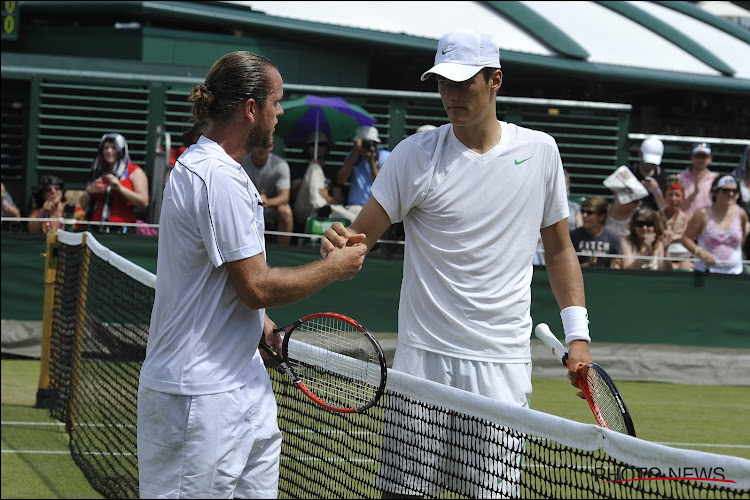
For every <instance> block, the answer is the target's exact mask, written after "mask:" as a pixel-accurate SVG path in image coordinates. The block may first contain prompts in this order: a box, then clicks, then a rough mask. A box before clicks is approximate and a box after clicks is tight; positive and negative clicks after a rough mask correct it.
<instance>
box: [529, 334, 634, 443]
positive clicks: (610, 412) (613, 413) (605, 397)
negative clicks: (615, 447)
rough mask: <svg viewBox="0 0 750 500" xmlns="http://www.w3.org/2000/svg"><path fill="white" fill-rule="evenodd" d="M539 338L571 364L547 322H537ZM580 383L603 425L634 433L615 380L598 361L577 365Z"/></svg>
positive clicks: (592, 409)
mask: <svg viewBox="0 0 750 500" xmlns="http://www.w3.org/2000/svg"><path fill="white" fill-rule="evenodd" d="M534 333H535V334H536V336H537V338H538V339H539V340H541V341H542V342H544V343H545V344H546V345H547V347H549V348H550V349H552V353H553V354H554V355H555V356H556V357H557V358H558V359H559V360H560V361H562V364H563V365H564V366H565V367H566V368H567V367H568V350H567V349H565V347H564V346H563V345H562V343H561V342H560V341H559V340H557V337H555V336H554V335H553V334H552V332H551V331H550V329H549V326H547V325H546V324H544V323H540V324H538V325H537V327H536V329H535V330H534ZM578 374H579V377H578V386H579V387H580V388H581V392H583V395H584V396H585V397H586V401H588V403H589V406H590V407H591V411H592V412H593V413H594V417H595V418H596V421H597V422H598V423H599V425H600V426H602V427H606V428H607V429H612V430H613V431H617V432H621V433H623V434H629V435H631V436H635V427H633V419H632V418H631V417H630V412H629V411H628V407H627V406H626V405H625V400H624V399H623V398H622V395H621V394H620V391H619V390H618V389H617V386H616V385H615V382H614V380H612V377H610V376H609V374H608V373H607V372H606V371H605V370H604V368H602V367H601V366H599V365H598V364H596V363H588V364H584V365H581V366H579V367H578Z"/></svg>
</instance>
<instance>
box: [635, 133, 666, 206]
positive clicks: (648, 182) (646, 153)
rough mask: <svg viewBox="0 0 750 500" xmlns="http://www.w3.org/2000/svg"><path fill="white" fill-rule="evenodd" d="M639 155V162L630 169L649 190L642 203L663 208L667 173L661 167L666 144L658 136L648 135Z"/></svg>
mask: <svg viewBox="0 0 750 500" xmlns="http://www.w3.org/2000/svg"><path fill="white" fill-rule="evenodd" d="M638 156H639V158H640V159H639V161H638V163H634V164H633V166H632V167H631V169H630V170H631V172H633V174H635V178H636V179H638V181H640V182H641V184H643V186H644V187H645V188H646V190H647V191H648V195H647V196H646V197H645V198H643V200H642V202H641V203H642V204H643V206H645V207H648V208H650V209H651V210H655V211H658V210H661V209H662V208H664V189H665V188H666V174H665V172H664V170H663V169H662V168H661V159H662V157H663V156H664V144H663V143H662V142H661V140H660V139H659V138H658V137H653V136H652V137H648V138H646V139H645V140H644V141H643V142H642V143H641V148H640V150H639V151H638Z"/></svg>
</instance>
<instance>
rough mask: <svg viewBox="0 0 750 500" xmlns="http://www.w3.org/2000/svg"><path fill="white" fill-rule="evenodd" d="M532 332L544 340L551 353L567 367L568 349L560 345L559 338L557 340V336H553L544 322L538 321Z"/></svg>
mask: <svg viewBox="0 0 750 500" xmlns="http://www.w3.org/2000/svg"><path fill="white" fill-rule="evenodd" d="M534 334H535V335H536V338H538V339H539V340H541V341H542V342H544V344H545V345H546V346H547V347H549V348H550V349H552V354H554V355H555V356H556V357H557V359H559V360H560V362H561V363H562V364H563V366H565V367H566V368H567V366H568V350H567V349H565V346H564V345H562V343H561V342H560V341H559V340H557V337H555V336H554V334H553V333H552V331H551V330H550V329H549V326H547V324H546V323H539V324H538V325H536V329H535V330H534Z"/></svg>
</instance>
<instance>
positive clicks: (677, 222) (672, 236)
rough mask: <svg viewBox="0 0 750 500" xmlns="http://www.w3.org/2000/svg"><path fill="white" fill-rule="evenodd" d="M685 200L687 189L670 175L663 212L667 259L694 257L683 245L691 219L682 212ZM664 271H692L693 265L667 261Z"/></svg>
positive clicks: (678, 261) (664, 242)
mask: <svg viewBox="0 0 750 500" xmlns="http://www.w3.org/2000/svg"><path fill="white" fill-rule="evenodd" d="M684 199H685V188H684V187H683V185H682V184H680V181H679V179H678V177H677V175H676V174H672V175H669V176H668V177H667V187H666V189H665V191H664V202H665V203H666V205H665V206H664V210H662V214H663V216H664V217H663V218H664V234H663V235H662V243H663V244H664V252H665V253H666V256H667V257H675V258H685V259H689V258H692V257H693V255H692V254H691V253H690V252H689V251H688V249H687V248H685V245H683V244H682V236H683V235H684V234H685V229H687V225H688V222H689V221H690V219H689V218H688V216H687V214H686V213H685V211H684V210H682V208H681V207H682V202H683V201H684ZM664 269H685V270H692V269H693V263H692V261H690V260H682V261H680V260H675V261H665V265H664Z"/></svg>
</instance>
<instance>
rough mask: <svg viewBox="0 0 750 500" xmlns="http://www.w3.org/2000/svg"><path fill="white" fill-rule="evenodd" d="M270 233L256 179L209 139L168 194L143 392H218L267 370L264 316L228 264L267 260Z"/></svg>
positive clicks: (182, 163)
mask: <svg viewBox="0 0 750 500" xmlns="http://www.w3.org/2000/svg"><path fill="white" fill-rule="evenodd" d="M263 232H264V223H263V205H262V204H261V201H260V195H259V193H258V191H257V190H256V189H255V186H254V185H253V183H252V182H251V181H250V178H249V177H248V175H247V173H246V172H245V170H244V169H243V168H242V166H241V165H240V164H239V163H237V162H236V161H234V160H233V159H232V158H231V157H229V156H228V155H227V154H226V152H225V151H224V150H223V149H222V148H221V146H219V145H218V144H216V143H215V142H214V141H212V140H210V139H207V138H206V137H201V138H200V140H199V141H198V143H197V144H196V145H195V146H193V147H191V148H190V149H188V150H187V151H186V152H185V153H184V154H183V155H182V156H181V157H180V158H179V160H178V162H177V164H176V165H175V168H174V169H173V170H172V172H171V174H170V176H169V181H168V182H167V185H166V187H165V188H164V199H163V202H162V209H161V215H160V225H159V255H158V261H157V272H156V298H155V300H154V308H153V311H152V313H151V327H150V330H149V337H148V346H147V348H146V360H145V362H144V363H143V367H142V369H141V377H140V383H141V384H142V385H143V386H145V387H147V388H149V389H152V390H155V391H161V392H166V393H170V394H185V395H200V394H213V393H217V392H224V391H229V390H232V389H235V388H237V387H241V386H243V385H245V384H247V383H249V382H250V381H252V380H253V379H254V378H255V377H257V376H258V375H259V374H260V373H265V369H264V367H263V363H262V360H261V358H260V355H259V354H258V352H257V347H258V342H259V340H260V336H261V333H262V331H263V319H264V315H265V310H263V309H261V310H253V309H250V308H249V307H248V306H247V305H245V304H244V303H243V302H242V301H241V300H240V298H239V296H238V294H237V290H236V289H235V287H234V285H233V284H232V282H231V280H230V278H229V273H228V272H227V269H226V266H224V265H223V264H224V263H225V262H232V261H237V260H241V259H245V258H248V257H252V256H254V255H258V254H261V253H265V243H264V238H263Z"/></svg>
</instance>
